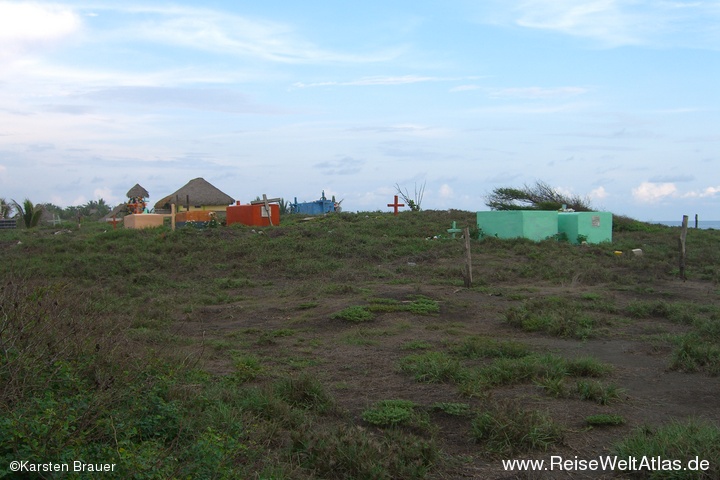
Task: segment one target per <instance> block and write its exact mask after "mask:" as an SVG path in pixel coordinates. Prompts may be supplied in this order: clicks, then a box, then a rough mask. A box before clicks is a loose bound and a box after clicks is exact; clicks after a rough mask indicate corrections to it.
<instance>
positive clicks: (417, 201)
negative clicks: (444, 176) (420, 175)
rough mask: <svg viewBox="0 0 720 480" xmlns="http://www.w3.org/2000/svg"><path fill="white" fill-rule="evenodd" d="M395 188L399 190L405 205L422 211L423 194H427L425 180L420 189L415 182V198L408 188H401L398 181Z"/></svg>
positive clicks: (413, 209)
mask: <svg viewBox="0 0 720 480" xmlns="http://www.w3.org/2000/svg"><path fill="white" fill-rule="evenodd" d="M395 190H396V191H397V194H398V195H400V196H401V197H402V199H403V201H404V202H405V205H407V206H408V207H410V210H411V211H413V212H419V211H420V205H421V204H422V200H423V196H425V182H423V184H422V185H421V186H420V189H419V190H418V186H417V183H416V184H415V198H410V194H409V193H408V190H407V188H406V189H405V191H403V190H402V188H400V185H399V184H397V183H396V184H395Z"/></svg>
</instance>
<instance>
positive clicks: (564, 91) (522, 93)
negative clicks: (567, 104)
mask: <svg viewBox="0 0 720 480" xmlns="http://www.w3.org/2000/svg"><path fill="white" fill-rule="evenodd" d="M586 92H587V89H586V88H582V87H557V88H542V87H524V88H501V89H495V90H492V91H491V92H490V96H491V97H497V98H543V99H544V98H564V97H574V96H577V95H582V94H584V93H586Z"/></svg>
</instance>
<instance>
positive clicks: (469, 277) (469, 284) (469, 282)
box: [463, 227, 472, 288]
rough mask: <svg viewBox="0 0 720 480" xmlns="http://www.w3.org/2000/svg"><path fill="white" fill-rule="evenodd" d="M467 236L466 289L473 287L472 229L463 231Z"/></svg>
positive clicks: (467, 228) (466, 228)
mask: <svg viewBox="0 0 720 480" xmlns="http://www.w3.org/2000/svg"><path fill="white" fill-rule="evenodd" d="M463 235H465V271H464V272H463V273H464V275H463V277H464V280H465V287H466V288H470V287H472V257H471V256H470V228H469V227H465V230H464V231H463Z"/></svg>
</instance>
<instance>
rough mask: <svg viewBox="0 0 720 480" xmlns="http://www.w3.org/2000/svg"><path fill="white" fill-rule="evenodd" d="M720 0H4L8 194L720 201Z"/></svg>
mask: <svg viewBox="0 0 720 480" xmlns="http://www.w3.org/2000/svg"><path fill="white" fill-rule="evenodd" d="M719 25H720V1H718V0H712V1H710V0H700V1H686V0H676V1H665V0H436V1H434V0H411V1H405V0H384V1H376V0H366V1H364V2H339V1H329V0H305V1H303V2H296V1H290V0H284V1H279V0H264V1H262V2H258V1H244V0H233V1H229V0H228V1H223V0H203V1H189V0H186V1H175V2H164V1H155V0H143V1H142V2H133V1H132V0H127V1H125V0H124V1H122V2H118V1H102V0H98V1H93V0H82V1H80V0H78V1H65V0H60V1H57V2H52V3H46V2H28V1H4V0H0V197H1V198H5V199H8V200H10V199H14V200H17V201H22V200H24V199H25V198H29V199H31V200H32V201H33V202H35V203H46V202H49V203H53V204H55V205H58V206H61V207H66V206H69V205H81V204H84V203H86V202H88V201H90V200H98V199H99V198H102V199H104V200H105V201H106V202H107V203H108V204H111V205H116V204H118V203H120V202H123V201H125V199H126V197H125V194H126V192H127V191H128V190H129V189H130V188H131V187H132V186H134V185H135V184H136V183H139V184H140V185H141V186H143V187H144V188H145V189H146V190H148V192H149V193H150V203H151V204H154V203H155V202H156V201H158V200H160V199H161V198H162V197H164V196H166V195H169V194H171V193H173V192H174V191H176V190H177V189H179V188H180V187H182V186H183V185H185V184H186V183H187V182H188V181H190V180H192V179H193V178H197V177H203V178H205V179H206V180H207V181H209V182H210V183H212V184H213V185H215V186H216V187H217V188H219V189H220V190H222V191H223V192H225V193H227V194H228V195H230V196H232V197H233V198H236V199H237V200H239V201H241V202H242V203H247V202H249V201H251V200H253V199H255V198H256V197H258V196H262V195H263V194H267V195H268V197H270V198H272V197H283V198H285V199H288V200H292V199H294V198H297V199H298V201H300V202H302V201H312V200H316V199H318V198H320V195H321V194H322V192H323V191H324V192H325V195H326V196H327V197H328V198H331V197H332V196H335V197H336V199H337V200H338V201H339V200H342V207H343V209H344V210H346V211H378V210H380V211H391V210H392V209H391V208H388V207H387V206H386V205H387V204H388V203H392V201H393V195H395V194H396V193H397V192H396V190H397V188H398V187H399V188H401V189H402V190H403V191H406V192H407V193H409V195H410V197H411V198H412V197H414V196H415V191H416V190H418V191H419V190H420V189H421V187H423V186H424V187H425V189H424V195H423V197H422V204H421V206H422V208H423V209H432V210H444V209H449V208H455V209H461V210H469V211H480V210H487V209H488V207H487V206H486V205H485V200H486V196H487V195H488V194H490V193H491V192H492V191H493V189H496V188H500V187H522V186H524V185H533V184H535V182H538V181H541V182H544V183H547V184H548V185H550V186H552V187H554V188H555V189H557V190H558V191H560V192H562V193H566V194H568V195H579V196H581V197H585V198H587V199H588V200H589V202H590V204H591V205H592V206H593V207H594V208H595V209H597V210H604V211H611V212H613V213H615V214H621V215H627V216H631V217H633V218H636V219H639V220H645V221H662V220H680V219H681V218H682V216H683V215H690V216H691V217H692V216H694V215H696V214H697V215H698V216H699V218H700V219H701V220H717V219H720V176H719V175H718V173H719V172H720V169H718V167H717V165H718V164H719V162H720V129H719V128H718V127H720V92H719V91H718V88H719V87H718V85H720V83H719V82H718V80H720V27H719Z"/></svg>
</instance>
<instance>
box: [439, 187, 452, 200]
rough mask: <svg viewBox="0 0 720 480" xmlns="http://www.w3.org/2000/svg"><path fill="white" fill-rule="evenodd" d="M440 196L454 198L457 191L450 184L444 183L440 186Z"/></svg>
mask: <svg viewBox="0 0 720 480" xmlns="http://www.w3.org/2000/svg"><path fill="white" fill-rule="evenodd" d="M439 194H440V198H452V197H453V196H454V195H455V192H454V191H453V189H452V187H450V185H448V184H447V183H443V184H442V185H441V186H440V191H439Z"/></svg>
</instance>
